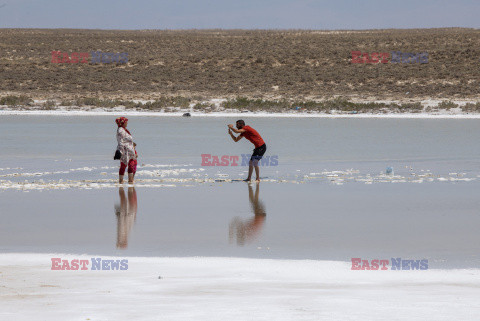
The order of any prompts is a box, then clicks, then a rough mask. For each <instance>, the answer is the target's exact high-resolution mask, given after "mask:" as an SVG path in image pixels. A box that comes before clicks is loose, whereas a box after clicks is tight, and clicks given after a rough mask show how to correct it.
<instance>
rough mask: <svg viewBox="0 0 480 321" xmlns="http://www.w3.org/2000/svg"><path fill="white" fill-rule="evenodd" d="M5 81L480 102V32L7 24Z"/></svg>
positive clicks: (79, 87) (0, 54) (89, 95)
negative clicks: (94, 55)
mask: <svg viewBox="0 0 480 321" xmlns="http://www.w3.org/2000/svg"><path fill="white" fill-rule="evenodd" d="M53 50H58V51H62V52H69V53H72V52H91V51H103V52H128V54H129V62H128V64H81V63H78V64H52V63H51V51H53ZM351 51H362V52H391V51H402V52H411V53H418V52H428V54H429V63H428V64H418V63H417V64H391V63H389V64H352V63H351ZM0 88H1V91H0V95H1V96H2V97H4V101H5V100H6V99H5V97H6V96H7V95H13V96H26V97H28V98H32V99H50V100H52V99H54V100H56V101H57V104H58V103H59V102H61V101H64V103H65V104H72V102H73V103H74V102H76V101H78V100H82V99H83V101H84V102H85V99H87V100H88V99H91V100H92V101H94V102H96V103H97V104H100V105H102V104H103V102H107V103H105V104H106V105H109V103H108V102H109V101H110V103H111V101H112V100H113V101H115V100H116V99H118V100H123V101H131V100H133V99H143V100H146V99H159V100H160V101H162V102H163V103H161V104H163V105H168V104H169V102H170V101H173V102H174V103H171V104H172V105H177V106H183V105H185V104H186V103H187V104H188V101H192V100H195V101H197V100H198V101H201V100H203V99H210V98H230V99H233V98H237V97H248V98H249V99H250V100H248V101H246V100H243V101H242V100H241V99H240V105H242V104H243V105H251V104H255V101H257V102H258V104H262V103H263V104H264V107H265V108H268V103H265V101H264V100H269V101H272V100H278V101H283V102H282V103H280V105H281V106H284V105H285V103H284V102H285V100H288V101H289V103H288V104H287V105H288V106H292V105H295V104H298V103H300V102H302V101H303V102H304V103H305V104H306V105H305V107H308V103H309V102H311V101H313V100H319V99H327V100H331V99H334V98H337V101H339V100H338V97H340V98H341V99H343V100H342V101H346V100H352V101H358V100H378V99H385V100H401V101H404V102H406V103H413V102H414V101H415V100H422V99H429V98H436V99H448V100H455V99H457V100H458V99H471V100H478V99H479V98H480V30H475V29H458V28H450V29H423V30H413V29H412V30H374V31H295V30H290V31H261V30H255V31H246V30H228V31H225V30H208V31H203V30H202V31H198V30H197V31H196V30H191V31H155V30H151V31H150V30H145V31H100V30H41V29H35V30H29V29H15V30H14V29H1V30H0ZM17 98H18V97H17ZM96 98H99V99H102V100H98V99H96ZM22 99H23V100H25V97H24V98H22ZM22 99H20V100H22ZM95 99H96V100H95ZM252 99H263V100H262V101H260V100H252ZM7 100H8V99H7ZM26 101H28V99H26ZM237 101H239V100H238V99H237V100H234V101H233V103H235V102H237ZM293 101H295V102H293ZM54 105H55V104H53V103H50V107H52V106H54ZM92 105H95V104H92ZM240 105H239V107H241V108H243V107H244V106H240ZM477 105H478V104H477ZM232 106H233V105H231V106H230V107H232ZM275 106H277V107H278V104H277V105H275ZM285 106H286V105H285ZM48 107H49V106H47V108H48ZM106 107H108V106H106ZM130 107H132V106H130ZM150 107H151V106H150ZM197 107H198V109H201V108H202V107H203V105H198V106H197ZM226 107H227V108H228V106H226ZM374 107H375V106H374ZM417 107H418V106H417ZM417 107H415V106H414V108H417ZM322 108H323V107H322ZM325 108H326V107H325ZM401 108H402V107H401V106H400V109H401ZM320 109H321V108H320Z"/></svg>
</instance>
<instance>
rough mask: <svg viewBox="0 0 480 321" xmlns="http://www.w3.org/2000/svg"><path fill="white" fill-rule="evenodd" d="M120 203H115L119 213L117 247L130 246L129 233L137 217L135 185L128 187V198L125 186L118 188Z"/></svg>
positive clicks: (117, 213) (116, 212) (116, 211)
mask: <svg viewBox="0 0 480 321" xmlns="http://www.w3.org/2000/svg"><path fill="white" fill-rule="evenodd" d="M118 195H119V196H120V205H115V214H116V215H117V249H126V248H127V247H128V234H129V233H130V230H131V229H132V227H133V224H134V223H135V219H136V218H137V192H136V191H135V187H129V188H128V200H127V198H126V197H125V190H124V189H123V187H120V188H119V189H118Z"/></svg>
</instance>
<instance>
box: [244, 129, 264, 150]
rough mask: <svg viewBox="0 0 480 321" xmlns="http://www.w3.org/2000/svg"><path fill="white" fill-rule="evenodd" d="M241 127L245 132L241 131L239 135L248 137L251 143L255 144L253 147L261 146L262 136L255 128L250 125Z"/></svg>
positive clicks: (262, 142)
mask: <svg viewBox="0 0 480 321" xmlns="http://www.w3.org/2000/svg"><path fill="white" fill-rule="evenodd" d="M242 129H244V130H245V132H243V133H241V134H240V136H243V137H245V138H246V139H248V140H249V141H251V142H252V144H253V145H255V148H258V147H260V146H262V145H263V144H265V142H264V141H263V138H262V136H260V134H259V133H258V132H257V131H256V130H255V129H253V128H252V127H250V126H243V128H242Z"/></svg>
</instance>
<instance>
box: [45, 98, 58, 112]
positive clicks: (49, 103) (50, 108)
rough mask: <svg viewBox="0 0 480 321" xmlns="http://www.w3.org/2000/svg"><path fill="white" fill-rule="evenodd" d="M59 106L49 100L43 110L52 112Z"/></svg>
mask: <svg viewBox="0 0 480 321" xmlns="http://www.w3.org/2000/svg"><path fill="white" fill-rule="evenodd" d="M55 106H57V103H56V102H55V101H53V100H47V101H46V102H44V103H43V104H42V106H41V107H42V109H44V110H52V109H54V107H55Z"/></svg>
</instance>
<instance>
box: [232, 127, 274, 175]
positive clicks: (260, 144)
mask: <svg viewBox="0 0 480 321" xmlns="http://www.w3.org/2000/svg"><path fill="white" fill-rule="evenodd" d="M236 126H237V129H235V128H234V127H233V125H232V124H230V125H228V133H229V134H230V137H232V139H233V141H234V142H238V141H239V140H240V139H242V137H245V138H246V139H248V140H249V141H250V142H251V143H252V144H253V145H254V146H255V149H254V150H253V154H252V157H251V158H250V163H249V164H248V177H247V179H246V181H247V182H250V180H251V179H252V172H253V168H254V167H255V175H257V181H259V180H260V169H259V168H258V161H260V159H262V157H263V155H264V154H265V152H266V151H267V145H266V144H265V142H264V141H263V138H262V136H260V134H259V133H258V132H257V131H256V130H255V129H253V128H252V127H250V126H246V125H245V122H244V121H243V120H241V119H240V120H237V123H236ZM232 131H233V132H235V133H237V134H240V135H238V136H237V137H235V135H233V133H232Z"/></svg>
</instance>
